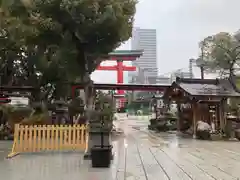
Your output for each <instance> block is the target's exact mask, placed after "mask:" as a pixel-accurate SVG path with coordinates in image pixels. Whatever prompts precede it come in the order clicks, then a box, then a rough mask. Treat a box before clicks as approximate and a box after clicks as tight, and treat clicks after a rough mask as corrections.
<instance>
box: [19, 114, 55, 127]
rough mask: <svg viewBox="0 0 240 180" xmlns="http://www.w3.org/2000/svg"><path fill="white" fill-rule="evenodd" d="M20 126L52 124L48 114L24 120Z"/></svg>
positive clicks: (36, 115) (32, 116)
mask: <svg viewBox="0 0 240 180" xmlns="http://www.w3.org/2000/svg"><path fill="white" fill-rule="evenodd" d="M20 124H22V125H48V124H51V118H50V117H49V115H48V114H47V113H42V114H35V115H31V116H30V117H26V118H24V119H23V120H22V121H21V122H20Z"/></svg>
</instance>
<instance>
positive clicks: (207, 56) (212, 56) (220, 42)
mask: <svg viewBox="0 0 240 180" xmlns="http://www.w3.org/2000/svg"><path fill="white" fill-rule="evenodd" d="M239 40H240V39H239V33H236V34H234V35H232V34H230V33H226V32H220V33H218V34H215V35H212V36H208V37H207V38H205V39H204V40H203V41H202V42H200V49H201V54H200V57H199V60H200V61H202V63H203V65H204V67H205V69H206V70H208V71H211V72H219V73H221V75H230V76H232V75H234V73H235V70H237V69H238V68H239V63H240V41H239Z"/></svg>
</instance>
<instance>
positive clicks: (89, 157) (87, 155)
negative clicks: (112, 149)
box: [83, 153, 114, 160]
mask: <svg viewBox="0 0 240 180" xmlns="http://www.w3.org/2000/svg"><path fill="white" fill-rule="evenodd" d="M113 158H114V155H113V153H112V155H111V160H113ZM83 159H84V160H91V154H90V153H85V154H84V156H83Z"/></svg>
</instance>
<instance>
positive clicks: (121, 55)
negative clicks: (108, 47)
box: [97, 50, 143, 107]
mask: <svg viewBox="0 0 240 180" xmlns="http://www.w3.org/2000/svg"><path fill="white" fill-rule="evenodd" d="M142 54H143V51H142V50H129V51H127V50H117V51H114V52H112V53H109V60H110V61H116V62H117V65H115V66H101V65H100V66H99V67H98V68H97V70H103V71H117V83H118V84H123V73H124V71H136V67H135V66H125V65H124V64H123V62H124V61H135V60H136V59H137V58H139V57H140V56H141V55H142ZM117 95H119V96H124V90H118V91H117ZM124 102H125V98H120V99H119V107H123V105H124Z"/></svg>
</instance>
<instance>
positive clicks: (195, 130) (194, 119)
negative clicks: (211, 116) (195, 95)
mask: <svg viewBox="0 0 240 180" xmlns="http://www.w3.org/2000/svg"><path fill="white" fill-rule="evenodd" d="M192 106H193V107H192V110H193V138H194V139H196V137H197V136H196V134H197V121H198V120H197V117H198V106H197V103H196V102H193V104H192Z"/></svg>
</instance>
